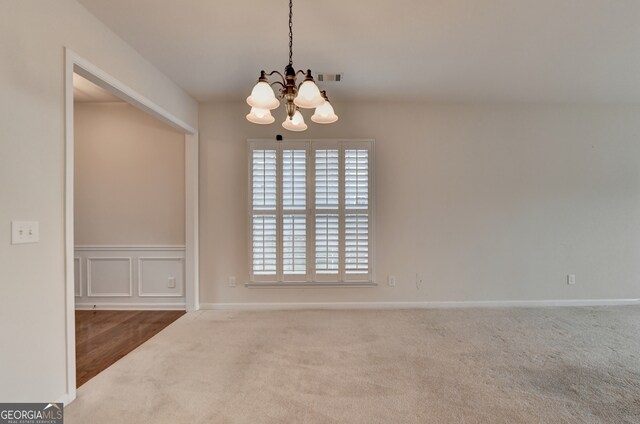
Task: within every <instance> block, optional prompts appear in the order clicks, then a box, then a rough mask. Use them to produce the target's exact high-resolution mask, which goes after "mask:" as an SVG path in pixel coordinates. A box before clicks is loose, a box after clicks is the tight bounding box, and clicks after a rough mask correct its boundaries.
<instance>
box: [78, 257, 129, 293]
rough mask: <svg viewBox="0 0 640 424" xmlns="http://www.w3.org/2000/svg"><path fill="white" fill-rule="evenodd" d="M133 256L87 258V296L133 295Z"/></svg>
mask: <svg viewBox="0 0 640 424" xmlns="http://www.w3.org/2000/svg"><path fill="white" fill-rule="evenodd" d="M132 284H133V281H132V276H131V258H119V257H104V258H87V296H89V297H131V294H132V291H133V290H132Z"/></svg>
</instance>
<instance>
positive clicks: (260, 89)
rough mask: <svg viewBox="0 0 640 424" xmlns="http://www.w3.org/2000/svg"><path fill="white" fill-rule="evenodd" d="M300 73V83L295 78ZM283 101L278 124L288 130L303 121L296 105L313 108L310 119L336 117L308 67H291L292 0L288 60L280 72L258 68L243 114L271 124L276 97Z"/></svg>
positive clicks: (323, 120) (302, 125)
mask: <svg viewBox="0 0 640 424" xmlns="http://www.w3.org/2000/svg"><path fill="white" fill-rule="evenodd" d="M273 75H277V76H278V77H279V78H278V79H277V80H276V81H273V82H271V83H270V82H269V77H271V76H273ZM299 75H304V80H303V81H302V83H300V84H298V83H297V81H296V79H297V78H298V76H299ZM274 85H278V86H279V90H278V94H277V95H276V93H275V92H274V91H273V86H274ZM279 99H282V100H284V102H285V109H286V112H287V117H286V119H285V120H284V122H283V123H282V127H283V128H285V129H287V130H289V131H304V130H306V129H307V124H305V122H304V117H303V116H302V113H300V110H299V109H313V108H316V110H315V113H314V114H313V116H312V117H311V120H312V121H313V122H315V123H318V124H330V123H332V122H336V121H337V120H338V116H337V115H336V114H335V112H334V110H333V106H332V105H331V103H329V99H328V98H327V94H326V92H324V91H322V92H321V91H320V89H319V88H318V86H317V85H316V83H315V81H314V79H313V75H312V73H311V70H310V69H307V71H306V72H304V71H301V70H298V71H296V70H295V69H294V67H293V0H289V64H288V65H287V66H285V68H284V74H282V73H280V72H279V71H272V72H269V73H267V72H265V71H260V78H258V82H257V83H256V85H255V86H254V87H253V90H251V95H250V96H249V97H247V104H248V105H249V106H251V111H250V112H249V114H247V120H248V121H249V122H252V123H254V124H271V123H273V122H274V121H275V118H274V117H273V116H272V115H271V112H270V111H271V110H273V109H276V108H277V107H278V106H280V100H279Z"/></svg>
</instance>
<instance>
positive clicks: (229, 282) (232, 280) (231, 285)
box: [227, 276, 236, 287]
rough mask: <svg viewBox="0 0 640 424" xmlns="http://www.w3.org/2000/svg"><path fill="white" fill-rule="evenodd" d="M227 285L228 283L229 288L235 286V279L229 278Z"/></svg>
mask: <svg viewBox="0 0 640 424" xmlns="http://www.w3.org/2000/svg"><path fill="white" fill-rule="evenodd" d="M227 283H228V285H229V287H235V286H236V277H233V276H231V277H229V280H228V282H227Z"/></svg>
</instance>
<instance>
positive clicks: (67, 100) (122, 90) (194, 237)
mask: <svg viewBox="0 0 640 424" xmlns="http://www.w3.org/2000/svg"><path fill="white" fill-rule="evenodd" d="M64 53H65V60H64V108H65V113H64V134H65V157H64V168H65V176H64V227H65V236H64V249H65V255H64V269H65V281H66V284H65V327H66V328H65V342H66V352H65V356H66V376H67V381H66V393H67V394H66V395H65V396H67V397H66V398H65V399H68V401H69V402H70V401H72V400H73V399H75V397H76V346H75V340H76V338H75V303H76V299H75V279H74V268H75V266H74V257H75V254H74V231H73V228H74V211H73V204H74V196H73V195H74V182H73V180H74V133H73V126H74V119H73V118H74V108H73V74H74V73H78V74H79V75H81V76H83V77H84V78H86V79H88V80H89V81H91V82H93V83H94V84H97V85H98V86H100V87H102V88H104V89H105V90H107V91H109V92H110V93H112V94H114V95H116V96H117V97H119V98H121V99H123V100H124V101H126V102H127V103H129V104H131V105H133V106H136V107H137V108H139V109H141V110H143V111H145V112H147V113H149V114H150V115H152V116H154V117H156V118H157V119H160V120H161V121H163V122H165V123H167V124H169V125H171V126H172V127H174V128H176V129H178V130H179V131H182V132H183V133H184V134H185V189H186V195H185V236H186V240H185V244H186V246H185V268H186V269H185V281H184V284H185V286H184V287H185V291H186V299H187V301H186V309H187V310H189V311H194V310H197V309H198V303H199V300H198V292H199V290H200V281H199V274H198V257H199V246H198V226H199V222H198V143H199V141H198V130H197V128H194V127H192V126H190V125H189V124H187V123H186V122H185V121H183V120H182V119H180V118H178V117H177V116H175V115H173V114H172V113H170V112H169V111H168V110H167V109H165V108H164V107H162V106H161V105H159V104H157V103H154V102H153V101H151V100H150V99H149V98H147V97H145V96H143V95H142V94H140V93H139V92H137V91H135V90H133V89H132V88H131V87H128V86H127V85H125V84H124V83H123V82H121V81H119V80H118V79H116V78H114V77H113V76H111V75H109V74H108V73H107V72H105V71H103V70H102V69H100V68H98V67H97V66H95V65H94V64H93V63H91V62H89V61H88V60H86V59H85V58H83V57H81V56H80V55H78V54H77V53H76V52H74V51H73V50H71V49H70V48H68V47H65V52H64Z"/></svg>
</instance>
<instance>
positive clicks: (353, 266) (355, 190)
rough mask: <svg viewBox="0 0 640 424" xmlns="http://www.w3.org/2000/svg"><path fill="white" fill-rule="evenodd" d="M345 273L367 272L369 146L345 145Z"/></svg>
mask: <svg viewBox="0 0 640 424" xmlns="http://www.w3.org/2000/svg"><path fill="white" fill-rule="evenodd" d="M344 175H345V177H344V179H345V183H344V196H345V204H344V209H345V224H344V227H345V236H344V240H345V241H344V243H345V273H346V274H368V272H369V150H367V149H345V151H344Z"/></svg>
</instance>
